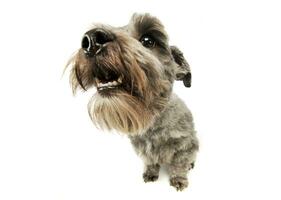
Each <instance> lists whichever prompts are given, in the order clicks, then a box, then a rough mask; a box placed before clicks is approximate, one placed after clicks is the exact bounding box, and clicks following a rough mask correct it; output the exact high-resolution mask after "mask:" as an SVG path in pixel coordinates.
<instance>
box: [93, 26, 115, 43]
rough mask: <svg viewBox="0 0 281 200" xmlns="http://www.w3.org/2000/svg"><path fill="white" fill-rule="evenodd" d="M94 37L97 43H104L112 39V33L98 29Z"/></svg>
mask: <svg viewBox="0 0 281 200" xmlns="http://www.w3.org/2000/svg"><path fill="white" fill-rule="evenodd" d="M94 39H95V43H96V45H103V44H105V43H108V42H110V41H112V38H111V36H110V34H109V33H107V32H105V31H104V30H102V29H98V30H96V31H95V32H94Z"/></svg>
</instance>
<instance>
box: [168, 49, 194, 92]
mask: <svg viewBox="0 0 281 200" xmlns="http://www.w3.org/2000/svg"><path fill="white" fill-rule="evenodd" d="M170 49H171V53H172V56H173V58H174V61H175V63H176V71H175V75H176V80H181V81H183V84H184V86H185V87H191V71H190V67H189V64H188V63H187V61H186V60H185V58H184V56H183V53H182V52H181V51H180V50H179V49H178V47H176V46H171V47H170Z"/></svg>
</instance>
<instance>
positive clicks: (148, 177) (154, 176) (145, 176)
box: [142, 173, 159, 183]
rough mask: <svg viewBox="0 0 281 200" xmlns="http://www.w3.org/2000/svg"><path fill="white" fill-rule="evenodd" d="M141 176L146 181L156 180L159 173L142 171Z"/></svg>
mask: <svg viewBox="0 0 281 200" xmlns="http://www.w3.org/2000/svg"><path fill="white" fill-rule="evenodd" d="M142 177H143V180H144V182H145V183H147V182H154V181H157V179H158V177H159V175H158V174H150V173H143V175H142Z"/></svg>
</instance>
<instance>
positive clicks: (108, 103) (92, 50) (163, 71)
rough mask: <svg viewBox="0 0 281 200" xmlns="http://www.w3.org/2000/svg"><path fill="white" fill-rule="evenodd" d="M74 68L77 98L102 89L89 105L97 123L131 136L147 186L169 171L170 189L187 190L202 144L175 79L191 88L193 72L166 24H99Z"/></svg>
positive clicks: (143, 17) (139, 17)
mask: <svg viewBox="0 0 281 200" xmlns="http://www.w3.org/2000/svg"><path fill="white" fill-rule="evenodd" d="M68 66H70V67H71V72H70V82H71V85H72V89H73V92H74V93H75V92H76V91H77V90H79V89H82V90H87V89H89V88H91V87H92V86H94V87H96V88H97V92H96V93H95V94H94V95H93V97H92V99H91V100H90V101H89V104H88V111H89V115H90V117H91V119H92V121H93V123H94V124H95V125H96V126H97V127H98V128H101V129H105V130H112V129H114V130H116V131H118V132H121V133H125V134H127V135H128V137H129V139H130V140H131V143H132V145H133V147H134V149H135V151H136V152H137V154H138V155H140V157H141V158H142V159H143V161H144V165H145V170H144V173H143V179H144V181H145V182H149V181H156V180H157V179H158V176H159V170H160V167H161V166H166V168H167V170H168V174H169V179H170V184H171V185H172V186H174V187H175V188H176V189H177V190H183V189H184V188H186V187H187V186H188V179H187V174H188V171H189V170H190V169H192V168H193V167H194V162H195V158H196V153H197V151H198V139H197V138H196V131H195V130H194V124H193V118H192V114H191V112H190V111H189V109H188V108H187V107H186V106H185V104H184V102H183V101H182V100H181V99H180V98H179V97H178V96H177V95H176V94H174V93H173V91H172V88H173V82H174V81H175V80H181V81H183V83H184V85H185V86H186V87H190V86H191V72H190V68H189V65H188V63H187V62H186V60H185V58H184V56H183V54H182V52H181V51H180V50H179V49H178V48H177V47H175V46H170V45H169V43H168V36H167V33H166V32H165V30H164V26H163V25H162V23H161V22H160V21H159V20H158V19H157V18H156V17H153V16H151V15H149V14H134V15H133V16H132V18H131V20H130V22H129V24H128V25H126V26H122V27H112V26H108V25H104V24H96V25H94V26H93V27H92V28H91V29H90V30H89V31H88V32H86V33H85V34H84V36H83V38H82V43H81V48H80V49H79V50H78V51H77V53H76V54H75V55H74V56H73V57H72V58H71V60H70V62H69V64H68Z"/></svg>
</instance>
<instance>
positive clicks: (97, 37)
mask: <svg viewBox="0 0 281 200" xmlns="http://www.w3.org/2000/svg"><path fill="white" fill-rule="evenodd" d="M112 40H113V37H112V35H111V34H110V33H108V32H106V31H105V30H103V29H94V30H91V31H88V32H87V33H85V35H84V36H83V39H82V43H81V47H82V49H83V50H84V52H85V53H86V54H87V55H94V54H96V52H97V51H98V50H99V49H101V48H102V46H104V44H106V43H108V42H110V41H112Z"/></svg>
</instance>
